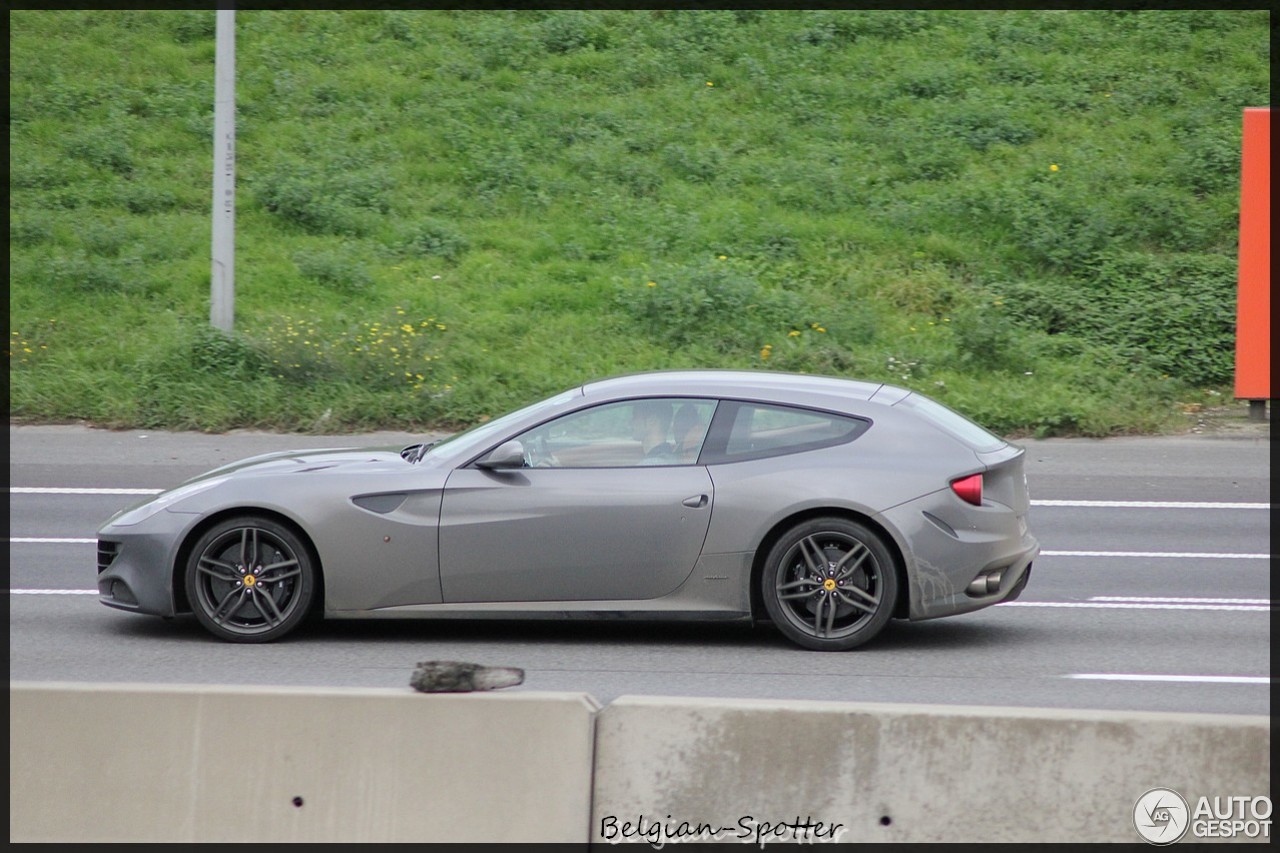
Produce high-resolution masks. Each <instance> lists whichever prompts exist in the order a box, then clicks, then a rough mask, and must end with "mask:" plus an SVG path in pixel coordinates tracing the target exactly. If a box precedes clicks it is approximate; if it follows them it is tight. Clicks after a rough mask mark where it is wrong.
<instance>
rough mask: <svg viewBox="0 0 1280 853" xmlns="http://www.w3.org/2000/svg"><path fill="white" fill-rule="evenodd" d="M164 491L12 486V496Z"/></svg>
mask: <svg viewBox="0 0 1280 853" xmlns="http://www.w3.org/2000/svg"><path fill="white" fill-rule="evenodd" d="M163 491H164V489H88V488H54V487H52V486H50V487H36V486H10V487H9V494H12V495H158V494H160V493H161V492H163Z"/></svg>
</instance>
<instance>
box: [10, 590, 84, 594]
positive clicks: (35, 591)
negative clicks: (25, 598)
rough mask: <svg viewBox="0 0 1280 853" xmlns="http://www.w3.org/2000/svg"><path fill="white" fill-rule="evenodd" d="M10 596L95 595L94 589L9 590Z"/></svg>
mask: <svg viewBox="0 0 1280 853" xmlns="http://www.w3.org/2000/svg"><path fill="white" fill-rule="evenodd" d="M9 594H10V595H97V594H98V591H97V590H96V589H11V590H9Z"/></svg>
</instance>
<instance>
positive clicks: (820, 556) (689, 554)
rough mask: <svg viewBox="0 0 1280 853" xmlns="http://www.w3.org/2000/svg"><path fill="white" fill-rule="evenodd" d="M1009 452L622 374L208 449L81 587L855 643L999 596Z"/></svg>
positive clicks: (835, 402)
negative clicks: (470, 418)
mask: <svg viewBox="0 0 1280 853" xmlns="http://www.w3.org/2000/svg"><path fill="white" fill-rule="evenodd" d="M1023 454H1024V451H1023V449H1022V448H1020V447H1018V446H1016V445H1013V444H1010V443H1009V442H1007V441H1005V440H1004V439H1002V438H999V437H998V436H995V435H993V434H991V433H990V432H988V431H987V430H985V429H983V428H982V427H980V426H978V425H977V424H975V423H973V422H972V421H970V420H968V419H967V418H965V417H963V416H961V415H959V414H957V413H956V412H954V411H952V410H951V409H948V408H946V407H945V406H942V405H941V404H939V403H937V402H935V401H933V400H930V399H929V398H927V397H924V396H922V395H920V394H917V393H913V392H911V391H908V390H906V389H903V388H897V387H894V386H891V385H882V384H879V383H868V382H857V381H851V380H847V379H837V378H831V377H821V376H807V375H806V376H802V375H789V374H782V373H773V372H740V371H718V370H710V371H709V370H702V371H662V372H655V373H645V374H635V375H628V376H620V377H615V378H612V379H606V380H602V381H596V382H588V383H586V384H584V385H582V386H580V387H577V388H573V389H571V390H568V391H565V392H564V393H562V394H559V395H557V396H554V397H551V398H549V399H546V400H543V401H541V402H538V403H535V404H533V405H531V406H528V407H526V408H523V409H520V410H518V411H515V412H512V413H510V414H508V415H505V416H503V417H500V418H496V419H494V420H490V421H488V422H486V423H483V424H481V425H479V426H476V427H474V428H472V429H470V430H467V431H465V432H461V433H458V434H456V435H454V436H452V437H450V438H448V439H445V440H444V441H439V442H434V443H422V444H414V445H411V446H408V447H404V448H394V447H384V448H365V449H354V448H335V449H331V450H312V451H306V452H297V453H289V452H285V453H269V454H266V455H263V456H255V457H253V458H250V459H245V460H242V461H240V462H236V463H234V464H230V465H226V466H223V467H221V468H218V469H215V470H213V471H210V472H208V473H206V474H203V475H201V476H199V477H196V478H194V479H192V480H189V481H188V482H186V483H184V484H182V485H180V486H178V487H176V488H174V489H171V490H169V491H166V492H163V493H162V494H160V495H158V496H156V497H154V498H152V499H150V500H148V501H146V502H144V503H141V504H139V505H138V506H135V507H133V508H131V509H128V510H125V511H122V512H120V513H118V514H116V515H115V516H114V517H113V518H111V519H110V520H109V521H108V522H107V523H106V524H105V525H103V527H102V528H101V530H100V531H99V532H98V592H99V596H100V600H101V602H102V603H103V604H106V605H108V606H110V607H114V608H119V609H121V610H128V611H133V612H135V613H144V614H153V615H158V616H164V617H170V616H175V615H178V614H182V613H188V612H190V613H194V614H195V618H196V619H197V620H198V621H199V622H200V624H201V625H202V626H204V627H205V628H206V629H208V631H209V632H211V633H212V634H213V635H215V636H216V637H219V638H221V639H223V640H229V641H231V642H241V643H261V642H268V641H271V640H277V639H279V638H281V637H284V636H285V635H287V634H289V633H290V632H291V631H293V630H294V629H295V628H297V627H298V625H299V624H300V623H301V622H302V621H303V620H304V619H306V618H307V617H308V616H311V615H317V616H323V617H324V618H327V619H362V618H386V617H392V618H394V617H442V616H444V617H448V616H455V617H464V618H466V617H472V618H474V617H480V616H494V615H502V616H506V617H512V618H517V617H543V618H560V619H564V618H574V617H587V618H589V617H601V616H609V617H631V618H642V619H660V618H662V619H700V620H713V619H718V620H724V619H738V620H760V621H767V622H771V623H772V624H773V625H775V626H776V627H777V629H778V630H779V631H781V632H782V634H784V635H785V636H786V637H788V638H789V639H790V640H792V641H793V642H795V643H797V644H799V645H801V646H803V647H805V648H809V649H818V650H843V649H851V648H854V647H855V646H860V645H862V644H863V643H865V642H867V641H868V640H870V639H871V638H873V637H874V636H876V634H878V633H879V632H880V630H881V629H882V628H884V626H885V624H886V623H887V622H888V621H889V619H891V618H900V619H910V620H920V619H932V618H935V617H939V616H952V615H955V614H958V613H965V612H967V611H971V610H977V609H979V608H982V607H987V606H988V605H992V604H997V603H999V602H1002V601H1012V600H1013V599H1015V598H1017V597H1018V595H1019V594H1020V593H1021V592H1022V590H1023V589H1024V588H1025V587H1026V584H1027V579H1028V577H1029V576H1030V572H1031V562H1032V560H1033V559H1034V558H1035V556H1036V555H1037V554H1038V553H1039V545H1038V543H1037V542H1036V539H1035V538H1034V537H1033V536H1032V534H1031V533H1030V532H1029V531H1028V529H1027V509H1028V505H1029V499H1028V494H1027V482H1026V477H1025V474H1024V472H1023Z"/></svg>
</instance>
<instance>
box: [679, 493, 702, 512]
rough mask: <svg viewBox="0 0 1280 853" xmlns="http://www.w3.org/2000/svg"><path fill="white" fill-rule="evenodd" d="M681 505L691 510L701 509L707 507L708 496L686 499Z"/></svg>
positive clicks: (695, 496)
mask: <svg viewBox="0 0 1280 853" xmlns="http://www.w3.org/2000/svg"><path fill="white" fill-rule="evenodd" d="M681 503H682V504H684V505H685V506H687V507H689V508H691V509H701V508H702V507H704V506H706V505H707V496H706V495H694V496H693V497H691V498H685V499H684V500H683V501H681Z"/></svg>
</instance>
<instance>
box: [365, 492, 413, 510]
mask: <svg viewBox="0 0 1280 853" xmlns="http://www.w3.org/2000/svg"><path fill="white" fill-rule="evenodd" d="M407 497H408V495H407V494H405V493H404V492H390V493H387V494H381V495H357V496H356V497H354V498H352V499H351V502H352V503H353V504H355V505H356V506H358V507H360V508H361V509H367V510H369V512H376V513H378V514H379V515H386V514H387V513H389V512H395V511H396V510H397V509H399V508H400V504H402V503H404V499H405V498H407Z"/></svg>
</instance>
